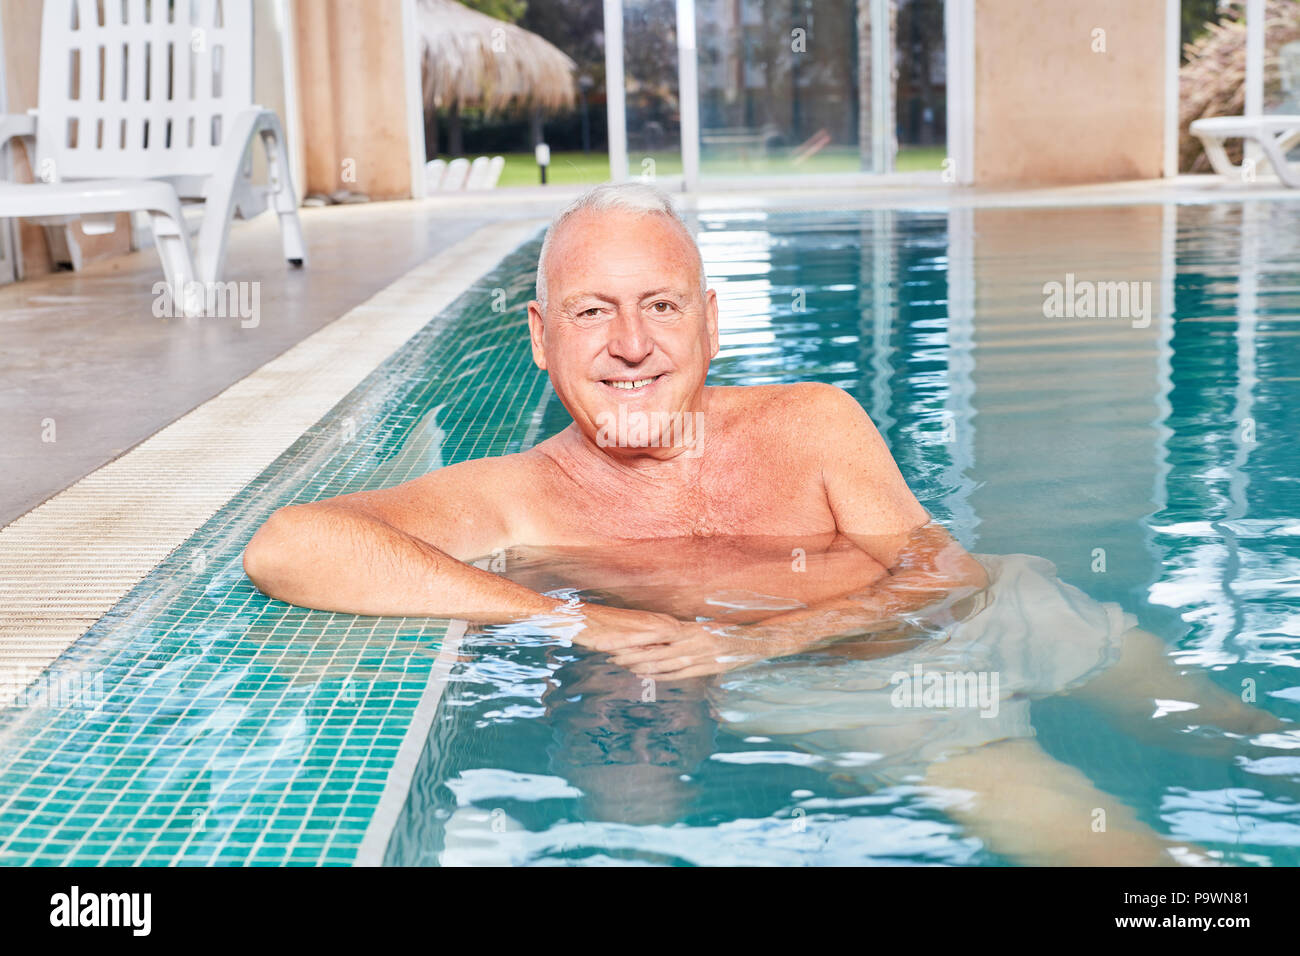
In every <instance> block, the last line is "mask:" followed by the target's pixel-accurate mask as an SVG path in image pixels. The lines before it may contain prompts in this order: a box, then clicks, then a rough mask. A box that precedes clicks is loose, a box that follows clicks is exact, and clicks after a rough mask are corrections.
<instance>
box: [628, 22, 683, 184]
mask: <svg viewBox="0 0 1300 956" xmlns="http://www.w3.org/2000/svg"><path fill="white" fill-rule="evenodd" d="M622 4H623V75H624V98H625V99H624V102H625V110H626V114H627V166H628V169H627V172H628V175H629V176H630V177H631V178H633V179H647V180H650V179H658V178H660V177H670V178H671V177H675V176H680V175H681V174H682V158H681V148H682V131H681V100H680V95H679V79H678V56H677V28H676V19H677V3H676V0H622Z"/></svg>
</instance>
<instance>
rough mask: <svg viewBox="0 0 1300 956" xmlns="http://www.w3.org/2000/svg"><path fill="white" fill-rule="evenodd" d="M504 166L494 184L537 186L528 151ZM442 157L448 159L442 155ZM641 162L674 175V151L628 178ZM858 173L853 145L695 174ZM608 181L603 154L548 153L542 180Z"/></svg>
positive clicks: (639, 158) (715, 164)
mask: <svg viewBox="0 0 1300 956" xmlns="http://www.w3.org/2000/svg"><path fill="white" fill-rule="evenodd" d="M503 155H504V156H505V160H506V165H505V168H504V169H503V170H502V171H501V181H500V183H498V185H499V186H536V185H538V184H539V183H540V182H541V178H540V176H539V174H538V169H537V163H536V161H535V160H534V159H533V154H532V153H504V154H503ZM946 155H947V151H946V150H945V149H944V147H942V146H908V147H904V148H903V149H901V150H899V152H898V158H897V159H896V160H895V163H894V168H895V169H896V170H897V171H898V172H900V173H910V172H919V171H923V170H934V171H936V172H937V171H938V170H940V169H941V168H942V167H943V159H944V156H946ZM443 158H444V159H448V158H449V157H446V156H444V157H443ZM646 160H653V162H654V167H653V168H654V174H655V175H656V176H680V175H681V172H682V160H681V156H680V155H679V154H678V153H675V152H674V153H658V154H650V155H648V156H646V155H635V156H630V157H629V158H628V166H629V167H630V172H631V173H632V175H633V176H639V175H641V174H642V173H643V172H646V171H648V170H649V168H650V167H649V166H648V165H647V164H646ZM857 171H858V153H857V150H856V149H855V148H854V147H851V146H850V147H828V148H826V149H823V150H822V151H821V152H819V153H817V155H815V156H813V157H812V158H811V159H809V160H808V161H807V162H805V163H802V164H800V165H798V166H796V165H794V164H793V163H791V162H790V161H789V160H788V159H786V158H784V157H775V156H774V157H772V158H769V159H765V160H751V161H741V160H739V159H733V160H726V159H713V160H710V159H705V160H704V161H703V162H702V164H701V170H700V172H701V173H702V174H703V175H704V176H745V175H760V174H761V175H769V176H776V175H783V174H786V175H800V176H810V175H811V176H815V175H817V174H818V173H852V172H857ZM607 179H609V156H608V155H606V154H605V153H597V152H591V153H583V152H581V151H577V152H571V153H569V152H565V153H559V152H556V153H551V165H550V168H549V169H548V170H547V174H546V181H547V182H548V183H553V184H556V185H564V186H582V185H595V184H596V183H603V182H605V181H606V180H607Z"/></svg>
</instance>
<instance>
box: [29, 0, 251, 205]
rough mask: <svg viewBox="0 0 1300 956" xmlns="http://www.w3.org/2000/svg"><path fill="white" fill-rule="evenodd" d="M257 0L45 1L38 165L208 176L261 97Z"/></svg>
mask: <svg viewBox="0 0 1300 956" xmlns="http://www.w3.org/2000/svg"><path fill="white" fill-rule="evenodd" d="M252 14H253V11H252V5H251V0H172V2H169V0H45V11H44V18H43V20H42V24H41V63H40V90H39V105H38V107H37V118H36V151H37V170H36V172H37V175H38V176H40V178H41V179H44V180H46V181H58V180H68V179H90V178H102V177H114V178H117V177H122V178H158V177H165V176H207V175H210V174H211V173H212V172H213V171H214V170H215V169H216V167H217V163H218V157H219V156H220V154H221V145H222V140H223V137H224V136H225V134H226V133H227V132H228V131H229V130H230V129H231V127H232V125H233V123H234V120H235V116H236V115H237V114H238V113H239V112H241V111H242V110H245V109H247V108H248V107H249V106H250V105H252V102H253V15H252Z"/></svg>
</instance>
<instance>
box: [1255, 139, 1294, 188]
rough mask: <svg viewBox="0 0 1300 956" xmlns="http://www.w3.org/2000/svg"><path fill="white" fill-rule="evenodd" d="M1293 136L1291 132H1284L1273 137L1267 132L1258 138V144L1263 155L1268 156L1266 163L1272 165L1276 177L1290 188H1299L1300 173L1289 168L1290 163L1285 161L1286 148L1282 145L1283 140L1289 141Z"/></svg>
mask: <svg viewBox="0 0 1300 956" xmlns="http://www.w3.org/2000/svg"><path fill="white" fill-rule="evenodd" d="M1293 137H1294V134H1292V133H1286V134H1283V135H1282V136H1279V137H1278V138H1277V139H1274V138H1273V137H1272V136H1269V135H1268V134H1264V135H1263V136H1261V137H1260V138H1259V145H1260V147H1261V148H1262V149H1263V150H1264V155H1265V156H1266V157H1267V158H1268V164H1269V165H1270V166H1272V167H1273V172H1274V173H1275V174H1276V175H1277V178H1278V179H1280V180H1282V182H1283V183H1284V184H1285V185H1287V186H1290V187H1291V188H1292V189H1300V174H1297V173H1296V171H1295V170H1294V169H1292V168H1291V164H1290V163H1288V162H1287V161H1286V152H1287V151H1286V149H1285V148H1284V147H1283V145H1282V144H1283V143H1284V142H1290V141H1291V140H1292V139H1293Z"/></svg>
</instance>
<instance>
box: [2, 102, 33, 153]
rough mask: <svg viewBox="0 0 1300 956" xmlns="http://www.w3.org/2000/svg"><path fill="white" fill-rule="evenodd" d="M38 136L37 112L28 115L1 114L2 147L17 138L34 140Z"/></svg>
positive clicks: (27, 113)
mask: <svg viewBox="0 0 1300 956" xmlns="http://www.w3.org/2000/svg"><path fill="white" fill-rule="evenodd" d="M35 136H36V111H35V110H30V111H29V112H26V113H0V146H4V145H5V144H6V143H8V142H9V140H11V139H14V138H16V137H21V138H23V139H32V138H34V137H35Z"/></svg>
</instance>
